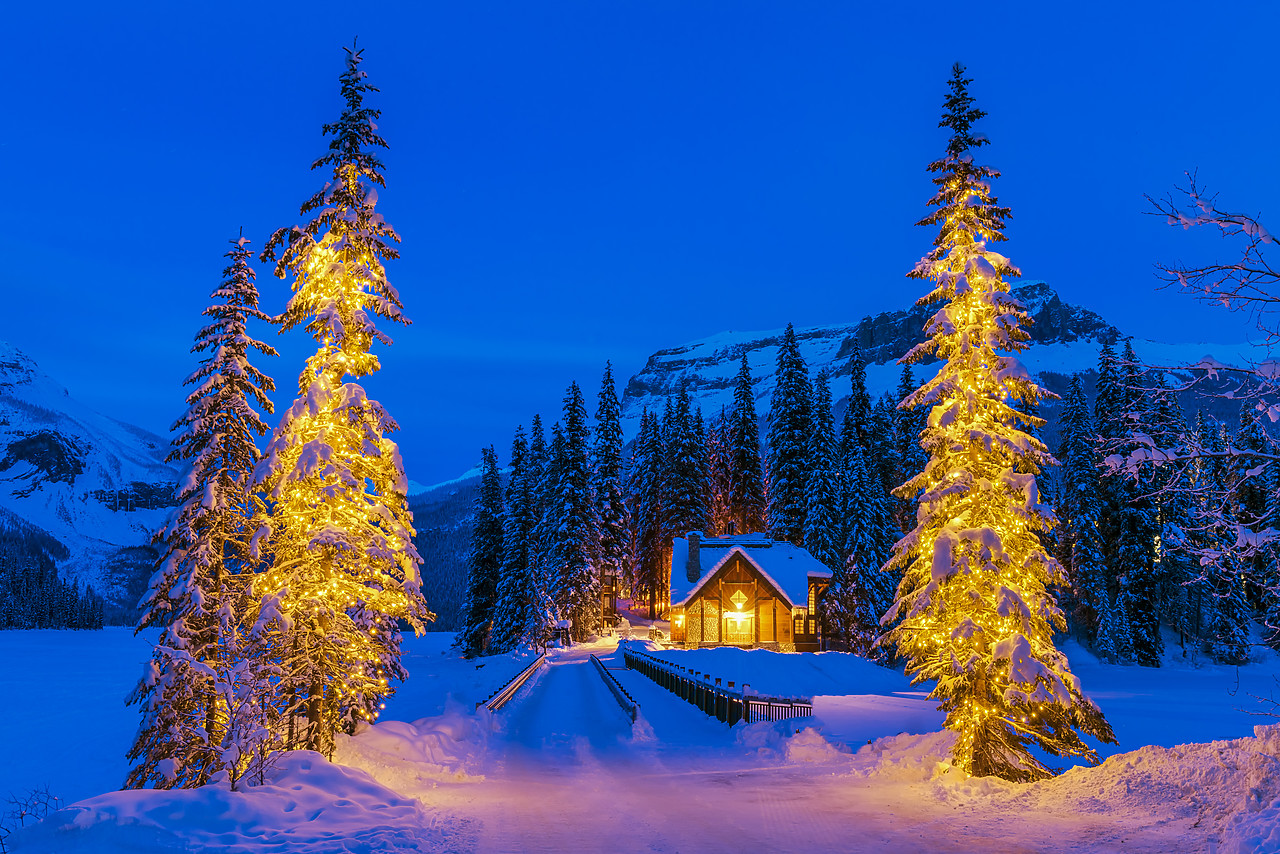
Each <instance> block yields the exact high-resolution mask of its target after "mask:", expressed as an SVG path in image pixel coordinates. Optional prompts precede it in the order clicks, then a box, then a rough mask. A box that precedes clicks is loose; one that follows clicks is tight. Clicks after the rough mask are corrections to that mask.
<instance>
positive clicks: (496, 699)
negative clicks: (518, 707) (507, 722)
mask: <svg viewBox="0 0 1280 854" xmlns="http://www.w3.org/2000/svg"><path fill="white" fill-rule="evenodd" d="M546 658H547V654H546V653H545V652H544V653H542V655H539V656H538V657H537V658H535V659H534V660H533V663H532V664H530V665H529V666H528V667H526V668H525V669H524V670H521V671H520V672H519V673H517V674H516V675H515V676H513V677H512V678H511V680H510V681H509V682H507V684H505V685H503V686H502V687H501V688H499V689H498V690H497V691H494V692H493V693H492V694H490V695H489V699H487V700H482V701H481V702H479V703H476V708H477V709H479V708H480V707H481V706H484V707H485V708H486V709H488V710H489V711H491V712H496V711H498V709H501V708H502V707H503V706H505V705H506V704H507V701H508V700H510V699H511V698H512V697H513V696H515V693H516V692H517V691H519V690H520V687H521V686H522V685H524V683H525V682H528V681H529V677H530V676H532V675H533V674H535V673H537V672H538V668H539V667H541V666H542V662H543V661H545V660H546Z"/></svg>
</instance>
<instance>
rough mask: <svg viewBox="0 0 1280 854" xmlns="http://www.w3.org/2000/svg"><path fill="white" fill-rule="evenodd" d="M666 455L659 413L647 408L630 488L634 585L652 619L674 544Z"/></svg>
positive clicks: (642, 416) (641, 426) (636, 444)
mask: <svg viewBox="0 0 1280 854" xmlns="http://www.w3.org/2000/svg"><path fill="white" fill-rule="evenodd" d="M665 455H666V449H665V448H664V446H663V441H662V431H661V428H660V426H659V424H658V416H657V414H656V413H653V412H649V411H648V410H645V412H644V413H643V415H641V417H640V433H639V435H638V436H637V437H636V441H635V445H634V446H633V448H632V460H631V470H630V477H629V481H628V489H629V494H630V505H631V514H632V519H633V520H634V524H635V536H636V556H635V560H636V566H635V571H634V573H633V577H632V579H631V586H632V590H633V591H634V592H635V593H636V595H637V596H638V597H642V598H648V600H649V618H650V619H655V618H656V617H657V609H658V597H659V594H661V593H664V592H665V591H664V589H663V584H664V581H665V579H666V568H665V565H664V564H665V560H666V555H667V549H668V548H669V547H670V540H669V539H668V537H667V532H666V528H665V520H666V515H667V514H666V508H665V505H664V495H663V474H664V464H663V458H664V456H665Z"/></svg>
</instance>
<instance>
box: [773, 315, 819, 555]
mask: <svg viewBox="0 0 1280 854" xmlns="http://www.w3.org/2000/svg"><path fill="white" fill-rule="evenodd" d="M811 397H812V390H811V389H810V387H809V369H808V367H807V366H806V365H805V363H804V357H803V356H801V355H800V344H799V342H798V341H797V340H796V331H795V328H794V327H793V326H792V325H791V324H790V323H788V324H787V331H786V332H785V333H783V336H782V343H781V344H780V345H779V346H778V369H777V374H776V375H775V385H774V388H773V401H772V405H771V406H770V409H769V440H768V445H769V533H770V534H772V535H773V536H774V538H775V539H779V540H786V541H787V542H789V543H792V544H794V545H797V546H798V545H800V544H801V543H803V542H804V511H805V484H806V483H807V481H808V475H809V431H810V430H811V429H812V426H813V422H812V417H811V400H810V398H811Z"/></svg>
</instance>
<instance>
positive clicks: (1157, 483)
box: [1144, 370, 1199, 650]
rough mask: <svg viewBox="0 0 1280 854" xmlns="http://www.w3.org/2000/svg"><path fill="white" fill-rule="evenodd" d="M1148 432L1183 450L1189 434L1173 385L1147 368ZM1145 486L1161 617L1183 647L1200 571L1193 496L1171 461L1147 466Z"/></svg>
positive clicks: (1154, 438) (1175, 449)
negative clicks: (1151, 503) (1152, 528)
mask: <svg viewBox="0 0 1280 854" xmlns="http://www.w3.org/2000/svg"><path fill="white" fill-rule="evenodd" d="M1149 413H1150V414H1149V417H1148V424H1147V432H1148V435H1149V437H1150V439H1151V441H1152V442H1153V443H1154V444H1155V445H1156V446H1158V447H1160V448H1166V449H1170V450H1172V451H1173V452H1174V453H1177V454H1181V455H1185V454H1186V452H1187V447H1188V445H1189V443H1190V442H1191V437H1190V435H1189V432H1188V428H1187V419H1186V417H1185V416H1184V415H1183V412H1182V405H1181V403H1180V402H1179V401H1178V394H1177V391H1176V390H1175V388H1172V387H1170V383H1169V380H1168V378H1167V377H1166V376H1165V374H1164V372H1163V371H1158V370H1157V371H1152V372H1151V396H1150V408H1149ZM1144 482H1145V484H1146V486H1145V488H1146V490H1147V492H1148V493H1149V494H1150V495H1152V496H1153V498H1154V505H1155V513H1156V531H1157V534H1156V545H1155V548H1154V552H1155V559H1154V564H1155V565H1154V567H1153V569H1154V570H1155V578H1156V582H1157V584H1158V588H1157V596H1158V599H1159V613H1160V619H1161V620H1162V621H1163V622H1165V623H1166V624H1167V625H1168V626H1169V627H1170V628H1172V629H1173V630H1174V631H1176V632H1178V635H1179V639H1180V642H1181V646H1182V647H1183V649H1184V650H1185V647H1186V640H1187V638H1188V637H1190V636H1191V635H1192V634H1193V632H1192V626H1193V625H1194V624H1195V619H1196V615H1195V613H1194V604H1193V602H1192V600H1191V596H1190V588H1191V586H1192V583H1193V582H1194V580H1195V579H1196V578H1197V577H1198V576H1199V566H1198V562H1197V561H1196V560H1195V556H1194V553H1193V550H1192V548H1191V540H1190V536H1191V532H1192V529H1193V527H1194V524H1195V523H1194V520H1193V519H1192V512H1193V510H1192V504H1193V502H1192V500H1191V495H1190V494H1189V493H1188V491H1187V490H1185V489H1183V488H1180V484H1179V483H1178V479H1177V477H1176V472H1175V471H1174V470H1173V469H1172V468H1171V467H1170V466H1162V465H1149V466H1147V467H1146V478H1145V481H1144Z"/></svg>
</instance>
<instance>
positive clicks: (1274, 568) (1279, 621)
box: [1260, 464, 1280, 649]
mask: <svg viewBox="0 0 1280 854" xmlns="http://www.w3.org/2000/svg"><path fill="white" fill-rule="evenodd" d="M1264 482H1265V483H1266V487H1267V507H1266V512H1265V514H1264V516H1263V519H1262V522H1263V527H1264V528H1270V529H1272V530H1273V531H1280V465H1275V464H1272V465H1270V466H1268V467H1267V471H1266V474H1265V479H1264ZM1262 556H1263V560H1264V563H1263V574H1262V578H1261V583H1262V607H1261V609H1260V611H1261V614H1260V617H1261V621H1262V639H1263V640H1264V641H1266V643H1267V645H1268V646H1270V647H1271V648H1272V649H1280V543H1276V542H1274V541H1272V542H1270V543H1267V544H1266V546H1265V547H1264V548H1263V551H1262Z"/></svg>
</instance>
